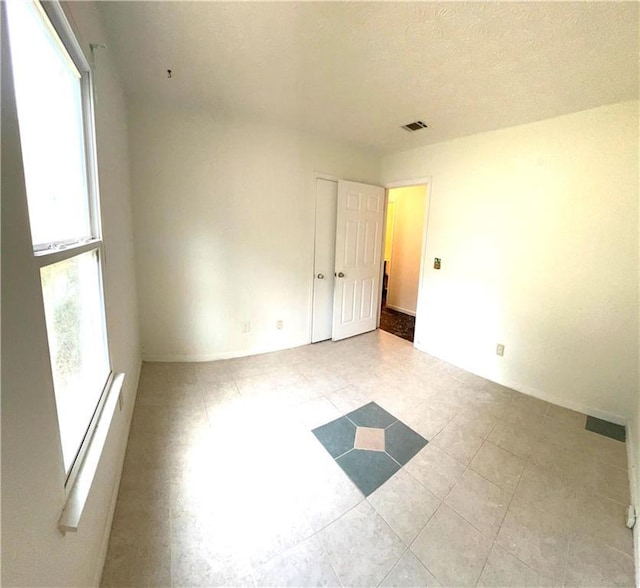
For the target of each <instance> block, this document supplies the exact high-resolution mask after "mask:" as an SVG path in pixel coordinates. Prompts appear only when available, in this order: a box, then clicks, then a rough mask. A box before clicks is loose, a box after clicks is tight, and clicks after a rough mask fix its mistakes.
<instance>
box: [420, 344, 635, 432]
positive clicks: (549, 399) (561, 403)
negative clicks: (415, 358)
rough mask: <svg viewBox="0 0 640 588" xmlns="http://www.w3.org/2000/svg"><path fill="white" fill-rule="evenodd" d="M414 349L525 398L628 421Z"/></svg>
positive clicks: (619, 420) (600, 417) (424, 349)
mask: <svg viewBox="0 0 640 588" xmlns="http://www.w3.org/2000/svg"><path fill="white" fill-rule="evenodd" d="M415 348H416V349H418V350H419V351H423V352H424V353H428V354H429V355H433V357H437V358H438V359H441V360H442V361H446V362H447V363H450V364H452V365H455V366H456V367H459V368H460V369H463V370H466V371H468V372H470V373H472V374H475V375H476V376H480V377H481V378H485V379H486V380H490V381H491V382H495V383H496V384H500V385H501V386H506V387H507V388H511V389H512V390H515V391H516V392H521V393H522V394H526V395H527V396H533V397H534V398H539V399H540V400H545V401H546V402H550V403H551V404H556V405H558V406H562V407H563V408H568V409H570V410H575V411H577V412H581V413H583V414H587V415H589V416H593V417H596V418H599V419H603V420H605V421H609V422H611V423H615V424H616V425H622V426H625V425H627V421H628V419H627V417H624V416H621V415H619V414H616V413H612V412H608V411H606V410H601V409H599V408H594V407H592V406H588V405H586V404H583V403H581V402H575V401H573V400H571V399H568V398H563V397H562V398H561V397H559V396H556V395H554V394H549V393H547V392H544V391H542V390H538V389H537V388H534V387H532V386H527V385H525V384H521V383H520V382H514V381H512V380H509V379H507V378H500V379H495V377H494V376H493V375H492V374H487V373H483V372H481V371H478V370H472V369H469V368H468V367H466V366H464V365H460V364H459V363H456V362H455V361H452V360H451V359H449V358H446V357H441V356H439V355H437V354H436V353H433V351H431V350H429V349H426V348H425V347H424V346H423V345H421V344H419V343H415Z"/></svg>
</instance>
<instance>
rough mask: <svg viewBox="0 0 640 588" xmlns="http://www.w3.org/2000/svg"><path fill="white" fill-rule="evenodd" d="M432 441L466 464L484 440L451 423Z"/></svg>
mask: <svg viewBox="0 0 640 588" xmlns="http://www.w3.org/2000/svg"><path fill="white" fill-rule="evenodd" d="M431 443H433V444H434V445H435V446H436V447H439V448H440V449H442V450H443V451H446V452H447V453H448V454H449V455H450V456H451V457H454V458H455V459H457V460H458V461H459V462H460V463H464V464H465V465H466V464H468V463H469V462H470V461H471V460H472V459H473V456H474V455H475V454H476V453H477V451H478V449H480V447H481V446H482V443H483V440H482V438H481V437H476V436H475V435H473V434H471V433H469V432H467V431H466V430H464V429H460V428H458V427H456V426H455V425H453V423H449V424H448V425H447V426H446V427H445V428H444V429H442V431H440V433H438V434H437V435H436V436H435V437H434V439H433V440H432V441H431Z"/></svg>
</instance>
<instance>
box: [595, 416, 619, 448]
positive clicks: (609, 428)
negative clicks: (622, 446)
mask: <svg viewBox="0 0 640 588" xmlns="http://www.w3.org/2000/svg"><path fill="white" fill-rule="evenodd" d="M585 429H587V431H592V432H593V433H598V434H600V435H604V436H605V437H610V438H611V439H615V440H616V441H622V442H623V443H625V442H626V440H627V432H626V431H625V428H624V427H623V426H622V425H616V424H615V423H610V422H609V421H603V420H602V419H598V418H596V417H592V416H587V424H586V425H585Z"/></svg>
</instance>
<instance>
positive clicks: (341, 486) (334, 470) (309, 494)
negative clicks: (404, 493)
mask: <svg viewBox="0 0 640 588" xmlns="http://www.w3.org/2000/svg"><path fill="white" fill-rule="evenodd" d="M325 453H326V452H325ZM327 456H328V454H327ZM301 476H303V479H302V480H301V482H302V486H301V488H300V500H301V502H302V503H303V508H304V513H305V515H306V517H307V520H308V521H309V523H310V524H311V526H312V527H313V528H314V529H315V530H316V531H318V530H320V529H322V528H323V527H325V526H326V525H328V524H329V523H331V522H333V521H335V520H336V519H337V518H339V517H340V516H342V515H343V514H344V513H345V512H347V511H348V510H349V509H351V508H353V507H354V506H355V505H356V504H358V503H360V502H362V501H363V500H364V496H363V495H362V493H361V492H360V491H359V490H358V489H357V488H356V487H355V486H354V485H353V482H351V480H349V478H348V477H347V476H346V474H345V473H344V472H343V471H342V470H341V469H340V467H339V466H338V465H337V464H336V463H335V462H333V460H331V461H330V462H328V463H327V465H323V466H318V467H315V468H313V469H311V468H307V469H306V470H305V472H304V473H301Z"/></svg>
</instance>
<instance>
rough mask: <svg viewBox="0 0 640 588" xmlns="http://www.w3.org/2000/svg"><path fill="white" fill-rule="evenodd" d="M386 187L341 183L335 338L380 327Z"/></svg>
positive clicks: (339, 187)
mask: <svg viewBox="0 0 640 588" xmlns="http://www.w3.org/2000/svg"><path fill="white" fill-rule="evenodd" d="M383 213H384V188H381V187H379V186H369V185H367V184H358V183H356V182H343V181H340V182H338V210H337V218H336V261H335V275H336V280H335V292H334V297H333V340H334V341H337V340H339V339H344V338H346V337H352V336H353V335H359V334H360V333H366V332H367V331H373V330H374V329H375V328H376V326H377V319H378V305H379V294H380V269H381V261H382V230H383V224H382V221H383Z"/></svg>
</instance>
